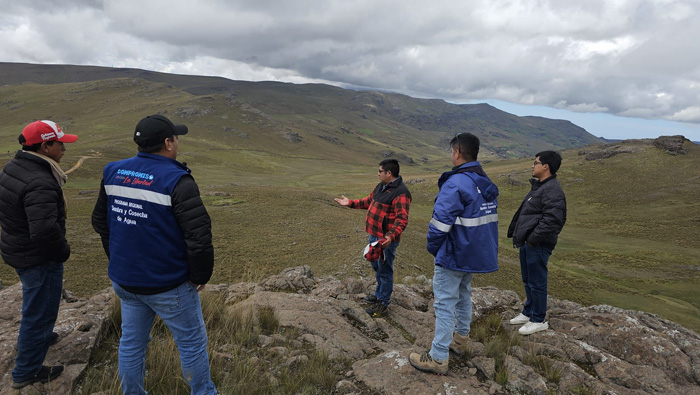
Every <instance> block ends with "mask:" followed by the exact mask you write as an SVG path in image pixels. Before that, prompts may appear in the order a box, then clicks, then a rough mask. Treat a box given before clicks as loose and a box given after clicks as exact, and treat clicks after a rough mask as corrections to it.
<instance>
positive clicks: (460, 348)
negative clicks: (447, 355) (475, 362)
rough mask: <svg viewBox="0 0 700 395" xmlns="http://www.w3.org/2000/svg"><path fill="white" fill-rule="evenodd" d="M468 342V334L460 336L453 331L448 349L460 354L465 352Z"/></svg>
mask: <svg viewBox="0 0 700 395" xmlns="http://www.w3.org/2000/svg"><path fill="white" fill-rule="evenodd" d="M468 342H469V335H466V336H462V335H460V334H459V333H457V332H455V333H454V335H453V336H452V343H450V351H452V352H453V353H455V354H457V355H462V354H464V353H465V352H467V351H468V350H469V349H468V348H467V343H468Z"/></svg>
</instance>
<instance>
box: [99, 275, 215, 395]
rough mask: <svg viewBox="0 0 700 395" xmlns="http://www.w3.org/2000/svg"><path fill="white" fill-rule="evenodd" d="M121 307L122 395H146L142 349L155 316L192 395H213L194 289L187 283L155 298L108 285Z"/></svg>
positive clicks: (120, 356) (144, 347)
mask: <svg viewBox="0 0 700 395" xmlns="http://www.w3.org/2000/svg"><path fill="white" fill-rule="evenodd" d="M112 287H113V288H114V292H115V293H116V294H117V296H118V297H119V299H120V300H121V305H122V337H121V339H120V341H119V379H120V380H121V383H122V391H123V393H124V394H125V395H126V394H139V395H140V394H146V393H147V392H146V390H145V389H144V377H145V374H146V365H145V360H146V348H147V347H148V342H149V341H150V340H151V337H150V332H151V327H152V326H153V320H154V319H155V316H156V314H158V316H159V317H160V318H161V319H162V320H163V322H165V325H166V326H167V327H168V329H170V332H172V334H173V338H174V339H175V344H176V345H177V349H178V351H180V364H181V365H182V374H183V376H184V377H185V380H186V381H187V384H189V386H190V389H191V393H192V394H193V395H195V394H196V395H200V394H207V395H208V394H216V388H215V386H214V383H213V382H212V381H211V376H210V373H209V354H208V353H207V330H206V328H205V326H204V318H203V317H202V306H201V305H200V301H199V294H198V293H197V289H196V288H195V287H194V286H192V284H190V283H189V282H184V283H182V285H180V286H179V287H177V288H175V289H172V290H170V291H166V292H162V293H159V294H155V295H140V294H134V293H131V292H128V291H126V290H124V289H123V288H122V287H120V286H119V284H117V283H115V282H112Z"/></svg>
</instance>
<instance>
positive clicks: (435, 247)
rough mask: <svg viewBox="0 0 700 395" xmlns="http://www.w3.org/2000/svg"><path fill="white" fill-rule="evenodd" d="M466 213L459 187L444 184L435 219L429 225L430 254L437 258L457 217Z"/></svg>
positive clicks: (435, 209) (436, 205)
mask: <svg viewBox="0 0 700 395" xmlns="http://www.w3.org/2000/svg"><path fill="white" fill-rule="evenodd" d="M462 211H464V204H463V203H462V196H461V193H460V191H459V189H458V188H457V185H456V184H454V183H452V182H450V181H449V180H448V181H447V182H445V183H444V184H442V187H441V188H440V191H439V192H438V195H437V198H436V199H435V206H434V207H433V218H432V219H431V220H430V224H429V225H428V252H429V253H430V254H432V255H433V256H436V255H437V253H438V251H439V250H440V247H441V246H442V244H443V243H444V242H445V240H446V239H447V235H448V234H449V233H450V230H452V226H454V224H455V221H456V219H457V216H458V215H459V214H460V213H461V212H462Z"/></svg>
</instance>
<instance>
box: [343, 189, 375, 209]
mask: <svg viewBox="0 0 700 395" xmlns="http://www.w3.org/2000/svg"><path fill="white" fill-rule="evenodd" d="M373 199H374V191H372V193H370V194H369V196H367V197H364V198H362V199H354V200H350V205H349V206H348V207H350V208H357V209H365V210H366V209H368V208H369V206H370V204H372V200H373Z"/></svg>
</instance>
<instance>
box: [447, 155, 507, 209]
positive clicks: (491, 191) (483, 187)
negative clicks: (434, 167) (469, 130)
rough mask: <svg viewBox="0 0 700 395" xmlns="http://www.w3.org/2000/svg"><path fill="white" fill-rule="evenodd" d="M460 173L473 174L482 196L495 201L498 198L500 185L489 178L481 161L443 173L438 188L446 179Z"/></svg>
mask: <svg viewBox="0 0 700 395" xmlns="http://www.w3.org/2000/svg"><path fill="white" fill-rule="evenodd" d="M458 173H472V174H473V175H472V176H470V178H471V179H472V180H474V182H475V183H476V186H477V187H478V188H479V191H481V194H482V196H483V197H484V199H486V200H487V201H489V202H490V201H493V200H494V199H496V197H498V194H499V192H498V187H497V186H496V184H494V183H493V182H492V181H491V179H489V177H488V176H487V175H486V172H485V171H484V169H483V168H482V167H481V164H480V163H479V162H468V163H465V164H463V165H462V166H461V167H459V168H457V169H453V170H451V171H448V172H445V173H442V175H441V176H440V179H439V180H438V188H439V187H442V184H444V183H445V181H447V180H448V179H449V178H450V177H452V176H453V175H455V174H458Z"/></svg>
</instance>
